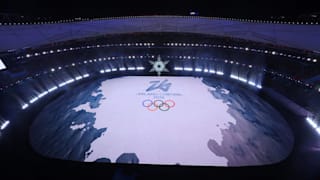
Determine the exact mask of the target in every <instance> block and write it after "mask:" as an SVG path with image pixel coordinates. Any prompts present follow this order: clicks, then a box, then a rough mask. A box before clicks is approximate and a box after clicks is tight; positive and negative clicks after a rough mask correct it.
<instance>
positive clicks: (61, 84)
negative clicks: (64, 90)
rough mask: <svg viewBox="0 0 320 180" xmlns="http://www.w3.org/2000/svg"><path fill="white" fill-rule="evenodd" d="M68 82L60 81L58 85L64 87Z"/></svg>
mask: <svg viewBox="0 0 320 180" xmlns="http://www.w3.org/2000/svg"><path fill="white" fill-rule="evenodd" d="M66 84H67V83H66V82H63V83H60V84H59V85H58V86H59V87H62V86H64V85H66Z"/></svg>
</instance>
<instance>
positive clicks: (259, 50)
mask: <svg viewBox="0 0 320 180" xmlns="http://www.w3.org/2000/svg"><path fill="white" fill-rule="evenodd" d="M163 45H164V46H176V47H214V48H224V49H235V50H244V51H252V52H258V53H264V54H269V55H277V56H284V57H288V58H292V59H298V60H305V61H308V62H314V63H316V62H317V61H318V60H317V59H316V58H311V57H301V56H295V55H292V54H286V53H282V52H277V51H273V50H263V49H254V48H249V47H240V46H231V45H221V44H206V43H204V44H203V43H181V42H174V43H173V42H171V43H164V44H163Z"/></svg>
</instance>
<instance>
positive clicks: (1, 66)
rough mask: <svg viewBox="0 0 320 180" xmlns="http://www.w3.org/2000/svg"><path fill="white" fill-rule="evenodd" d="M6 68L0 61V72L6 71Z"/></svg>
mask: <svg viewBox="0 0 320 180" xmlns="http://www.w3.org/2000/svg"><path fill="white" fill-rule="evenodd" d="M6 68H7V67H6V65H5V64H4V63H3V62H2V60H1V59H0V70H3V69H6Z"/></svg>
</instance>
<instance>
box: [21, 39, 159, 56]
mask: <svg viewBox="0 0 320 180" xmlns="http://www.w3.org/2000/svg"><path fill="white" fill-rule="evenodd" d="M154 45H155V43H153V42H136V43H118V44H97V45H87V46H81V47H70V48H63V49H55V50H53V49H52V50H48V51H42V52H35V53H32V54H30V53H28V54H26V55H24V56H23V55H22V56H17V59H23V58H31V57H34V56H41V55H46V54H54V53H61V52H68V51H74V50H80V49H92V48H105V47H122V46H124V47H132V46H133V47H151V46H154Z"/></svg>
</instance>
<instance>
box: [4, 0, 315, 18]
mask: <svg viewBox="0 0 320 180" xmlns="http://www.w3.org/2000/svg"><path fill="white" fill-rule="evenodd" d="M190 11H197V12H199V15H202V16H224V17H264V16H267V17H269V16H273V15H275V16H280V15H285V16H292V15H294V16H296V15H300V14H305V13H311V12H319V11H320V8H319V6H318V5H317V4H316V2H312V1H309V0H304V1H303V0H282V1H281V0H238V1H237V0H220V1H216V0H211V1H209V0H206V1H201V0H196V1H195V0H194V1H187V0H178V1H173V0H149V1H147V0H127V1H124V0H112V1H110V0H104V1H97V0H86V1H79V0H69V1H67V0H64V1H63V0H49V1H44V0H24V1H22V0H1V1H0V12H5V13H18V14H24V15H33V16H54V17H77V16H86V17H105V16H123V15H153V14H177V15H187V14H189V12H190Z"/></svg>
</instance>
